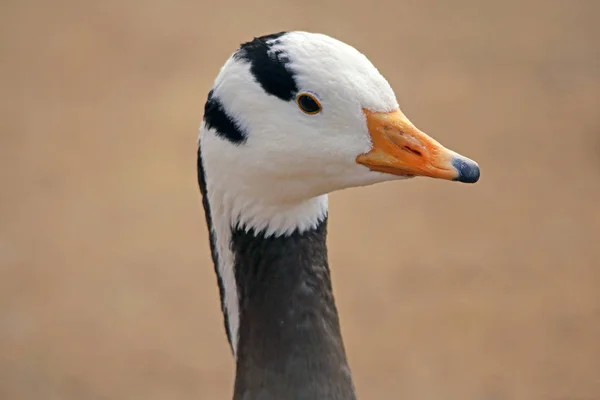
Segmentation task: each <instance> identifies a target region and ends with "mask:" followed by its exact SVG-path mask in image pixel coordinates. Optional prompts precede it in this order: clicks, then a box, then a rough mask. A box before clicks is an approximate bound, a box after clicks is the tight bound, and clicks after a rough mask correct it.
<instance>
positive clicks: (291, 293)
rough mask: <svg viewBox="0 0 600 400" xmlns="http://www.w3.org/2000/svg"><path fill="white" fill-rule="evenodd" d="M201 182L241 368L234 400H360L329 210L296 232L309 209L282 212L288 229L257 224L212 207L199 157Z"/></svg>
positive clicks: (223, 298) (229, 332) (228, 321)
mask: <svg viewBox="0 0 600 400" xmlns="http://www.w3.org/2000/svg"><path fill="white" fill-rule="evenodd" d="M198 178H199V183H200V189H201V192H202V196H203V204H204V208H205V211H206V219H207V224H208V226H209V231H210V242H211V252H212V256H213V261H214V263H215V271H216V273H217V278H218V282H219V289H220V295H221V304H222V310H223V313H224V316H225V327H226V331H227V335H228V339H229V342H230V344H231V346H232V350H233V353H234V357H235V358H236V363H237V365H236V383H235V395H234V399H253V398H261V399H281V398H311V399H312V398H328V399H354V398H355V395H354V386H353V383H352V378H351V375H350V369H349V367H348V363H347V360H346V354H345V350H344V345H343V341H342V337H341V332H340V325H339V317H338V314H337V309H336V307H335V302H334V297H333V292H332V288H331V278H330V271H329V266H328V262H327V248H326V232H327V218H326V213H325V214H324V215H322V216H320V217H318V218H316V217H315V218H316V222H314V223H310V224H305V225H302V224H299V225H298V226H297V228H296V229H291V228H290V226H291V225H290V224H289V222H290V221H293V220H294V218H297V216H298V210H301V209H307V208H308V209H310V208H311V207H310V206H309V205H296V206H293V207H292V208H290V209H288V212H289V213H290V215H287V216H286V215H285V213H286V210H285V209H283V210H280V212H281V213H284V215H283V218H282V220H284V221H287V222H286V224H284V226H285V229H283V230H273V229H269V227H268V224H267V225H266V226H262V225H259V226H258V227H257V226H256V225H250V224H248V222H247V221H252V218H251V217H250V218H248V219H246V220H245V221H244V220H243V219H238V220H237V221H235V218H233V216H234V215H235V211H234V210H232V209H231V208H229V209H227V208H223V207H222V205H223V203H220V207H219V206H218V205H217V204H216V203H213V201H212V200H213V198H214V196H213V193H211V191H212V187H211V185H210V184H209V185H208V187H207V184H206V179H205V177H204V169H203V166H202V159H201V156H200V153H198ZM319 201H322V200H317V201H316V202H313V204H315V203H316V204H318V202H319ZM213 204H215V206H213ZM325 204H326V203H325ZM216 209H218V210H219V211H218V212H215V210H216ZM325 210H326V208H325ZM228 211H229V212H228ZM232 212H233V214H231V213H232ZM240 221H244V222H243V223H240Z"/></svg>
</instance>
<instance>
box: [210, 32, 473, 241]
mask: <svg viewBox="0 0 600 400" xmlns="http://www.w3.org/2000/svg"><path fill="white" fill-rule="evenodd" d="M199 146H200V151H201V157H202V160H203V164H204V170H205V178H206V184H207V187H208V194H209V199H210V202H211V206H212V207H213V209H214V208H215V207H216V208H218V210H217V211H216V212H218V213H219V214H223V215H229V217H230V218H231V223H232V224H234V225H235V224H239V225H244V226H246V227H248V228H252V227H253V228H256V229H259V230H265V231H266V232H267V233H268V234H284V233H286V232H289V231H291V230H294V229H301V230H302V229H306V228H308V227H310V226H311V225H314V223H316V222H317V221H318V219H319V218H322V217H323V216H324V214H325V212H326V207H327V203H326V197H325V196H323V195H325V194H326V193H329V192H332V191H335V190H339V189H343V188H347V187H352V186H363V185H369V184H373V183H377V182H382V181H387V180H393V179H402V178H408V177H412V176H415V175H424V176H430V177H437V178H444V179H454V180H460V181H464V182H474V181H476V180H477V178H478V177H479V169H478V167H477V164H475V163H474V162H473V161H471V160H469V159H466V158H464V157H462V156H460V155H458V154H456V153H454V152H452V151H450V150H448V149H446V148H444V147H443V146H441V145H440V144H439V143H437V142H436V141H435V140H433V139H431V138H430V137H429V136H427V135H425V134H424V133H422V132H420V131H419V130H418V129H417V128H415V127H414V126H413V125H412V124H411V123H410V121H408V119H407V118H406V117H405V116H404V115H403V114H402V112H401V111H400V109H399V107H398V103H397V100H396V97H395V95H394V92H393V90H392V88H391V87H390V85H389V84H388V82H387V81H386V79H385V78H384V77H383V76H382V75H381V74H380V73H379V71H378V70H377V69H376V68H375V67H374V66H373V65H372V64H371V62H370V61H369V60H368V59H367V58H366V57H365V56H364V55H363V54H361V53H360V52H358V51H357V50H356V49H354V48H353V47H351V46H349V45H347V44H345V43H342V42H340V41H338V40H336V39H333V38H331V37H328V36H325V35H321V34H312V33H306V32H289V33H282V34H276V35H270V36H265V37H262V38H257V39H255V40H254V41H252V42H249V43H246V44H244V45H242V46H241V48H240V49H239V50H238V51H237V52H235V53H234V54H233V55H232V56H231V58H230V59H229V60H228V61H227V62H226V63H225V65H224V66H223V68H222V69H221V71H220V73H219V75H218V77H217V79H216V81H215V84H214V87H213V89H212V91H211V93H210V95H209V99H208V101H207V103H206V109H205V115H204V123H203V124H202V128H201V131H200V137H199ZM215 203H218V204H219V205H217V204H215ZM213 214H214V212H213Z"/></svg>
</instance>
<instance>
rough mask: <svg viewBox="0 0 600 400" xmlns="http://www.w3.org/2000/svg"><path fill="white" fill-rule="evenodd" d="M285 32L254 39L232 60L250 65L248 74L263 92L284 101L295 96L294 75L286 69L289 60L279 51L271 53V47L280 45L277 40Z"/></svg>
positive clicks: (243, 45)
mask: <svg viewBox="0 0 600 400" xmlns="http://www.w3.org/2000/svg"><path fill="white" fill-rule="evenodd" d="M285 34H286V32H280V33H274V34H272V35H267V36H261V37H258V38H254V40H253V41H251V42H247V43H244V44H242V45H241V46H240V49H239V50H238V51H237V52H236V53H235V55H234V58H235V59H237V60H245V61H247V62H249V63H250V72H251V73H252V75H253V76H254V79H255V80H256V82H258V83H259V84H260V86H261V87H262V88H263V90H264V91H265V92H267V93H268V94H270V95H273V96H276V97H278V98H280V99H281V100H284V101H289V100H292V99H293V98H294V96H296V93H297V92H298V86H297V85H296V80H295V79H294V73H293V72H292V71H291V70H290V69H289V68H288V64H289V63H290V59H289V58H288V57H287V56H286V55H285V53H284V52H283V51H281V50H276V51H273V50H272V47H273V45H276V44H279V43H281V42H280V40H279V38H280V37H281V36H283V35H285Z"/></svg>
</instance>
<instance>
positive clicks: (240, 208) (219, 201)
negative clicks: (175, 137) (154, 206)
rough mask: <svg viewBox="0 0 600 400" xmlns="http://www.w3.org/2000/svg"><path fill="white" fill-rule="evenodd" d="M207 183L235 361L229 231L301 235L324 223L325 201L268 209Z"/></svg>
mask: <svg viewBox="0 0 600 400" xmlns="http://www.w3.org/2000/svg"><path fill="white" fill-rule="evenodd" d="M208 181H209V180H208V177H207V196H208V202H209V204H210V213H211V219H212V225H213V226H212V230H213V234H214V238H215V242H216V243H215V244H216V250H217V255H218V257H217V260H218V265H217V271H218V273H219V275H220V277H221V281H222V283H223V292H224V293H223V296H224V299H223V303H224V305H225V312H226V313H227V320H228V327H227V328H228V331H229V337H230V338H231V347H232V349H233V356H234V358H236V356H237V343H238V339H239V337H238V330H239V324H240V310H239V295H238V290H237V282H236V279H235V270H234V268H235V262H236V260H235V259H234V254H233V251H232V249H231V233H232V229H235V228H238V229H244V230H245V231H250V230H251V229H252V230H254V232H255V233H257V234H262V235H264V237H269V236H282V235H289V234H291V233H293V232H295V231H297V232H300V233H302V232H305V231H307V230H310V229H314V228H316V227H317V226H318V224H319V223H321V222H322V221H323V220H324V219H325V217H326V216H327V204H328V198H327V195H322V196H318V197H314V198H311V199H308V200H305V201H303V202H300V203H296V204H285V205H277V206H271V205H264V204H261V203H257V202H253V201H250V200H249V199H245V198H243V197H241V196H230V195H228V194H227V193H226V192H225V191H224V190H221V189H220V188H218V187H214V182H212V183H213V184H212V185H211V183H208ZM238 261H239V260H238Z"/></svg>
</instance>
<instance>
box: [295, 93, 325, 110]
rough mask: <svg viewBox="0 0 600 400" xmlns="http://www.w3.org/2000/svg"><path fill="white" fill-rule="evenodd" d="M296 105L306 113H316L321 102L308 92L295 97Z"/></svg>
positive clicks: (319, 108)
mask: <svg viewBox="0 0 600 400" xmlns="http://www.w3.org/2000/svg"><path fill="white" fill-rule="evenodd" d="M296 103H298V107H300V109H301V110H302V111H303V112H305V113H306V114H318V113H319V112H320V111H321V103H319V100H317V99H316V98H315V97H314V96H313V95H311V94H308V93H302V94H299V95H298V97H296Z"/></svg>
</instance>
